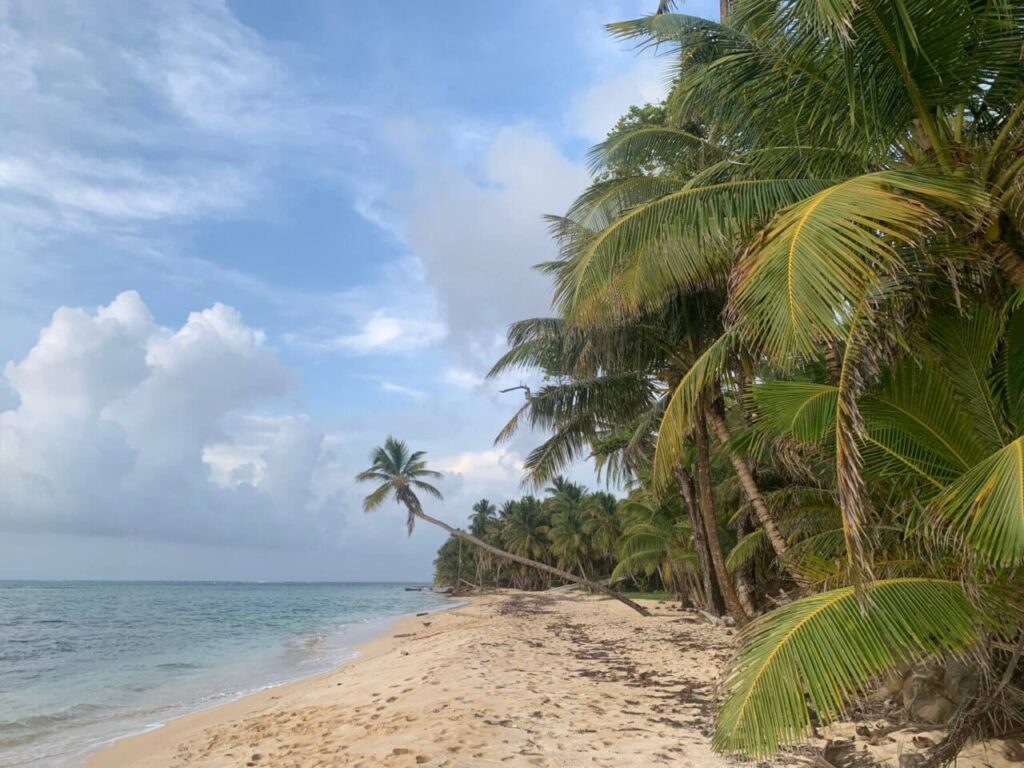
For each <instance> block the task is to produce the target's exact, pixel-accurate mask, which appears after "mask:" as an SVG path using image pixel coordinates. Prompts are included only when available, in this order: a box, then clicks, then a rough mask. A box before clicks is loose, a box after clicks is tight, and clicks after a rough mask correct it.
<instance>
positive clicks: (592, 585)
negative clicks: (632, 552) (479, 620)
mask: <svg viewBox="0 0 1024 768" xmlns="http://www.w3.org/2000/svg"><path fill="white" fill-rule="evenodd" d="M403 501H405V500H404V499H403ZM406 504H407V506H409V509H410V511H411V512H412V513H413V514H414V515H416V517H418V518H420V519H421V520H425V521H427V522H428V523H430V524H431V525H436V526H437V527H438V528H440V529H441V530H443V531H447V533H448V535H449V536H455V537H457V538H459V539H463V540H465V541H468V542H469V543H470V544H473V545H474V546H477V547H480V548H481V549H483V550H485V551H487V552H490V553H491V554H492V555H495V556H497V557H501V558H504V559H505V560H510V561H511V562H513V563H519V564H520V565H525V566H528V567H530V568H534V569H536V570H538V571H542V572H544V573H547V574H550V575H552V576H557V577H558V578H560V579H562V580H564V581H569V582H572V583H573V584H579V585H580V586H581V587H586V588H587V589H589V590H591V591H593V592H601V593H602V594H605V595H608V596H609V597H614V598H615V599H616V600H618V601H619V602H620V603H623V604H625V605H628V606H629V607H630V608H632V609H633V610H634V611H636V612H637V613H639V614H640V615H641V616H650V615H651V613H650V611H648V610H647V609H646V608H644V607H643V606H642V605H640V604H639V603H636V602H634V601H632V600H630V599H629V598H628V597H625V596H623V595H621V594H619V593H618V592H616V591H615V590H614V589H612V588H611V587H606V586H604V585H603V584H598V583H596V582H593V581H590V580H589V579H586V578H583V577H581V576H577V575H575V574H573V573H570V572H569V571H563V570H562V569H561V568H555V567H554V566H552V565H547V564H546V563H540V562H537V561H536V560H530V559H529V558H526V557H520V556H519V555H513V554H512V553H511V552H505V551H504V550H502V549H498V548H497V547H495V546H492V545H490V544H488V543H487V542H486V541H483V540H481V539H478V538H477V537H476V536H473V535H472V534H469V533H466V532H465V531H464V530H462V529H461V528H453V527H452V526H450V525H448V523H446V522H444V521H443V520H438V519H437V518H436V517H431V516H430V515H428V514H427V513H426V512H424V511H423V510H422V508H420V507H419V505H418V504H416V505H411V504H409V502H407V501H406Z"/></svg>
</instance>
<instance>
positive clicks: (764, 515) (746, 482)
mask: <svg viewBox="0 0 1024 768" xmlns="http://www.w3.org/2000/svg"><path fill="white" fill-rule="evenodd" d="M707 416H708V419H709V420H710V422H711V426H712V427H713V428H714V430H715V435H716V436H717V437H718V441H719V442H720V443H721V444H722V447H724V448H725V452H726V453H727V454H728V456H729V462H730V463H731V464H732V467H733V469H734V470H735V471H736V477H737V478H738V479H739V481H740V486H741V487H742V488H743V494H744V495H745V496H746V497H747V499H748V500H749V501H750V506H751V507H753V508H754V514H755V515H757V520H758V522H760V523H761V528H762V529H764V535H765V536H767V537H768V542H769V543H770V544H771V545H772V549H773V550H774V551H775V557H776V558H777V559H778V562H779V565H780V566H782V568H783V569H784V570H785V571H786V573H788V574H789V575H790V577H791V578H793V579H794V580H795V581H796V582H797V583H798V584H799V583H801V580H800V578H799V576H798V575H797V574H796V573H794V572H793V571H791V570H790V569H789V568H788V567H787V565H786V558H785V554H786V552H787V551H788V550H789V545H788V544H786V540H785V539H784V538H783V536H782V533H781V532H780V531H779V526H778V525H777V524H776V522H775V518H774V516H773V515H772V513H771V510H769V509H768V505H767V504H765V503H764V497H762V496H761V491H760V490H759V489H758V487H757V482H756V481H755V480H754V475H753V473H752V472H751V471H750V467H748V466H747V463H746V462H745V461H743V459H742V458H741V457H739V456H737V455H736V454H735V453H734V452H733V451H731V450H729V440H730V439H731V437H732V436H731V435H730V434H729V427H728V425H727V424H726V423H725V419H724V418H723V417H722V414H720V413H718V411H716V410H714V409H713V408H712V409H710V410H709V411H708V414H707Z"/></svg>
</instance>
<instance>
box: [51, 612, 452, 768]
mask: <svg viewBox="0 0 1024 768" xmlns="http://www.w3.org/2000/svg"><path fill="white" fill-rule="evenodd" d="M451 599H452V604H448V605H441V606H435V607H432V608H427V609H424V610H423V611H418V612H415V613H407V614H398V615H394V616H391V617H382V618H381V621H380V626H379V627H378V628H377V630H376V631H375V632H374V633H373V634H372V635H371V636H370V637H368V638H366V639H364V640H360V641H359V642H357V643H354V644H353V645H352V646H351V647H350V648H348V654H349V655H348V656H347V657H346V658H343V659H341V660H339V661H337V662H335V663H334V664H333V666H331V667H330V668H329V669H323V670H321V671H319V672H313V673H311V674H303V675H301V676H299V677H295V678H291V679H287V680H282V681H281V682H275V683H269V684H267V685H264V686H262V687H260V688H256V689H253V690H249V691H240V692H237V693H234V694H230V696H229V697H228V698H226V699H225V700H223V701H220V702H217V703H215V704H209V705H206V706H201V707H199V708H198V709H193V710H190V711H185V712H181V713H180V714H175V715H173V716H171V717H169V718H168V719H167V720H164V721H161V722H156V723H153V724H151V725H148V726H146V727H145V728H143V729H141V730H134V731H130V732H127V733H124V734H121V735H118V736H114V737H112V738H111V739H109V740H108V741H106V742H104V743H102V744H99V745H96V746H93V747H91V748H90V749H88V750H87V751H84V752H81V753H79V754H78V755H76V756H75V757H74V758H72V762H70V763H69V766H84V767H85V768H94V766H99V767H100V768H104V766H108V765H109V766H124V765H128V764H129V763H127V762H124V761H123V760H124V758H122V757H121V751H122V750H121V745H123V744H124V742H134V741H135V740H136V739H139V740H143V739H145V737H147V736H154V735H157V734H162V733H164V731H168V736H170V737H172V738H173V737H175V736H177V735H178V734H179V732H186V733H187V732H189V731H191V730H192V728H193V727H200V728H205V727H208V726H210V725H213V724H216V723H219V722H222V721H227V720H230V719H232V718H235V717H244V716H245V715H246V713H247V712H248V711H249V710H250V709H253V710H258V709H259V708H261V707H262V706H265V705H266V704H267V703H268V702H270V701H275V700H277V699H278V698H279V695H271V694H275V693H276V692H278V691H281V690H282V689H287V688H289V687H290V686H297V685H302V684H308V683H314V682H315V681H316V680H318V679H320V678H324V677H327V676H330V675H334V674H336V673H338V672H339V671H340V670H342V669H343V668H345V667H347V666H349V665H351V664H355V663H356V662H358V661H359V660H360V659H362V658H364V657H365V656H366V655H367V654H370V653H372V652H373V651H374V650H375V649H376V646H377V645H378V644H379V643H380V644H383V643H386V642H387V640H388V639H389V636H390V634H391V633H392V632H395V631H398V628H399V627H401V626H402V625H403V624H405V623H406V622H411V621H412V620H414V619H420V620H422V618H423V617H424V616H432V615H436V614H438V613H444V612H446V611H454V610H458V609H459V608H461V607H463V606H464V605H466V604H467V601H468V600H471V599H472V598H468V599H467V598H465V597H461V598H451ZM193 719H194V721H193ZM182 721H189V722H182ZM168 729H169V730H168ZM163 740H164V739H163V738H160V739H159V741H160V742H163ZM147 741H148V740H147ZM148 746H150V745H149V744H148V743H147V744H144V745H143V748H146V747H148ZM131 752H133V753H134V749H133V750H131ZM108 753H109V754H110V755H111V757H110V758H109V759H110V760H111V762H109V763H108V762H106V761H107V760H108V757H107V756H108ZM130 764H132V765H134V763H130Z"/></svg>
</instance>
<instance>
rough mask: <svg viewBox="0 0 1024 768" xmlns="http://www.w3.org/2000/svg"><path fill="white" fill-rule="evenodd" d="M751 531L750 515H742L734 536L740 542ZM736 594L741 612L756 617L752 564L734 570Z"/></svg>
mask: <svg viewBox="0 0 1024 768" xmlns="http://www.w3.org/2000/svg"><path fill="white" fill-rule="evenodd" d="M753 530H754V526H753V525H752V524H751V522H750V515H749V514H744V515H742V516H741V517H740V519H739V521H738V522H737V524H736V535H737V536H738V537H739V539H740V540H741V541H742V540H743V537H744V536H746V535H747V534H749V533H750V532H752V531H753ZM736 594H737V596H738V597H739V599H740V602H741V603H742V604H743V610H745V611H746V612H747V614H748V615H750V616H756V615H757V606H756V605H755V604H754V596H755V594H756V589H755V581H754V563H753V562H750V561H748V562H746V563H743V564H742V565H741V566H740V567H739V568H737V569H736Z"/></svg>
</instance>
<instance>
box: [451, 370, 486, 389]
mask: <svg viewBox="0 0 1024 768" xmlns="http://www.w3.org/2000/svg"><path fill="white" fill-rule="evenodd" d="M441 379H442V381H444V383H445V384H450V385H452V386H454V387H459V388H461V389H476V388H477V387H479V386H481V385H482V384H483V383H484V377H483V376H478V375H477V374H475V373H473V372H472V371H469V370H466V369H465V368H459V367H453V368H447V369H445V372H444V375H443V376H442V377H441Z"/></svg>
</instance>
